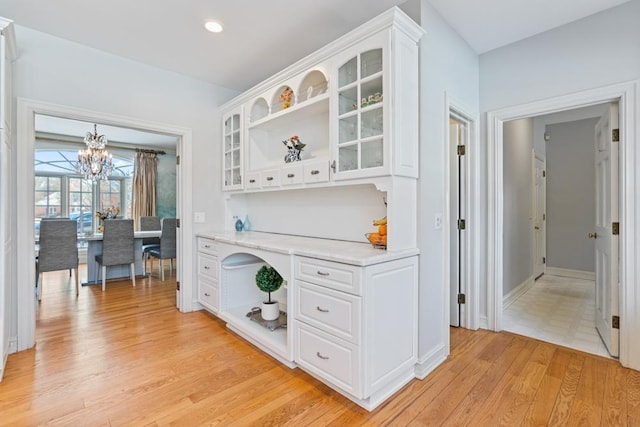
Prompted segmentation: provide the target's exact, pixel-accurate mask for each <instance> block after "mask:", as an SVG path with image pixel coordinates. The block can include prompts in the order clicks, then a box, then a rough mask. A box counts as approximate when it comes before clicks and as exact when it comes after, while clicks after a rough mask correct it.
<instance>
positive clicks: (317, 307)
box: [316, 305, 329, 313]
mask: <svg viewBox="0 0 640 427" xmlns="http://www.w3.org/2000/svg"><path fill="white" fill-rule="evenodd" d="M316 310H318V311H319V312H320V313H328V312H329V310H327V309H326V308H320V306H319V305H317V306H316Z"/></svg>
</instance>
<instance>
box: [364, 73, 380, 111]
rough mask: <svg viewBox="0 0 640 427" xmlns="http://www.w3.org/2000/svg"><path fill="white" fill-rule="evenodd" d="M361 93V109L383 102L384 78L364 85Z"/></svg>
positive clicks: (378, 78)
mask: <svg viewBox="0 0 640 427" xmlns="http://www.w3.org/2000/svg"><path fill="white" fill-rule="evenodd" d="M360 93H361V94H362V100H361V102H362V105H361V107H367V106H369V105H375V104H377V103H379V102H382V76H380V77H377V78H375V79H373V80H371V81H368V82H366V83H363V84H362V87H361V89H360Z"/></svg>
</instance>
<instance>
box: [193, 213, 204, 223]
mask: <svg viewBox="0 0 640 427" xmlns="http://www.w3.org/2000/svg"><path fill="white" fill-rule="evenodd" d="M193 222H196V223H203V222H204V212H194V213H193Z"/></svg>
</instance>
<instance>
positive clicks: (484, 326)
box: [480, 315, 493, 331]
mask: <svg viewBox="0 0 640 427" xmlns="http://www.w3.org/2000/svg"><path fill="white" fill-rule="evenodd" d="M480 329H486V330H488V331H489V330H493V329H490V328H489V319H487V316H484V315H482V316H480Z"/></svg>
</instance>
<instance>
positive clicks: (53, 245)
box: [36, 219, 80, 301]
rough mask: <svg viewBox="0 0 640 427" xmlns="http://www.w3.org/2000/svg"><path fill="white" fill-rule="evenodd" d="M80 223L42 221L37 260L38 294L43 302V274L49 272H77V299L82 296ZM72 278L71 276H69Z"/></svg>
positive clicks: (67, 220) (62, 220)
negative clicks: (79, 273)
mask: <svg viewBox="0 0 640 427" xmlns="http://www.w3.org/2000/svg"><path fill="white" fill-rule="evenodd" d="M77 233H78V223H77V222H76V221H73V220H70V219H56V221H42V222H41V223H40V242H39V250H38V257H37V259H36V292H37V294H38V301H41V300H42V282H43V277H42V276H43V273H45V272H47V271H58V270H67V269H69V271H71V270H72V269H73V270H75V278H76V297H77V296H78V295H80V283H79V281H78V263H79V261H78V234H77ZM69 275H70V276H71V274H69Z"/></svg>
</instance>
